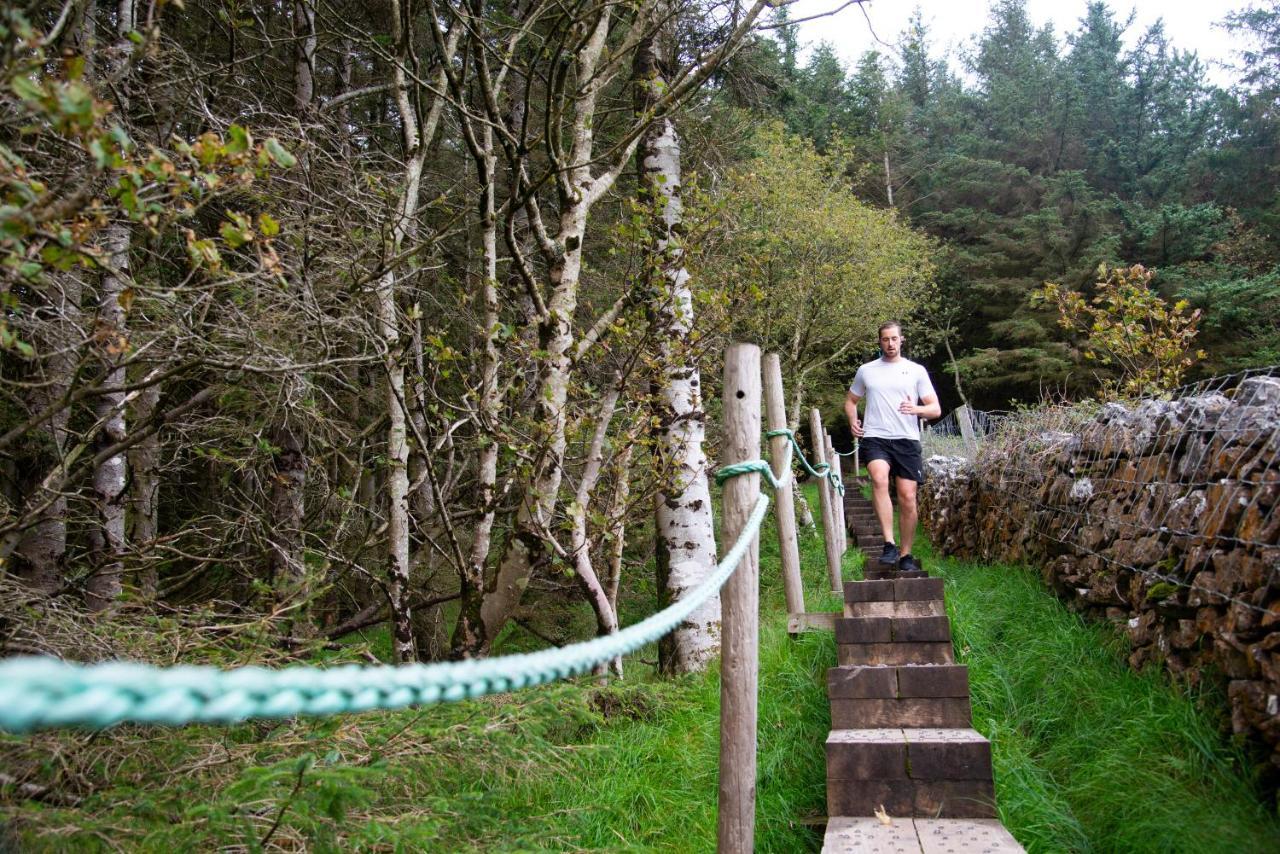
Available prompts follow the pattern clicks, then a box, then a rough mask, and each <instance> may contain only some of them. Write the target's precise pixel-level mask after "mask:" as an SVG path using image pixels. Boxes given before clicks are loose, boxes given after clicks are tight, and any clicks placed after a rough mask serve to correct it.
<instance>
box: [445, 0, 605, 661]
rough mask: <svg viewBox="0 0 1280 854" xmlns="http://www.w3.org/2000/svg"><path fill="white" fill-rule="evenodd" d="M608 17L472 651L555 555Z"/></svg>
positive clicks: (577, 112)
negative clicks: (520, 483) (520, 480)
mask: <svg viewBox="0 0 1280 854" xmlns="http://www.w3.org/2000/svg"><path fill="white" fill-rule="evenodd" d="M611 15H612V10H611V9H610V8H609V7H605V8H603V9H600V10H598V11H596V13H595V17H594V20H593V21H591V22H590V24H589V26H590V30H589V31H588V34H587V37H586V39H585V40H584V41H583V42H582V46H581V47H580V48H579V50H578V52H577V55H576V56H575V59H574V65H575V68H576V74H575V77H576V79H577V80H579V81H581V83H580V86H579V88H578V90H577V92H576V93H575V103H574V105H573V109H574V119H573V133H572V137H573V144H572V148H571V152H570V154H569V165H568V166H567V167H566V170H565V173H564V176H563V179H562V180H561V181H559V182H557V187H558V190H559V197H560V223H559V230H558V232H557V234H556V239H555V244H556V247H557V249H558V252H557V254H556V257H555V258H554V260H553V261H552V263H551V265H550V269H549V271H548V278H549V281H550V285H551V290H550V298H549V299H548V300H547V303H546V311H545V313H543V314H542V315H541V318H540V321H539V327H538V344H539V348H540V349H541V350H542V351H543V352H545V354H546V355H545V357H543V359H542V361H541V363H540V365H539V372H538V378H537V383H536V386H535V389H536V394H535V411H534V419H535V423H536V424H537V425H538V428H539V430H540V435H539V436H538V437H537V438H538V440H539V442H538V444H539V451H540V455H539V457H538V463H537V464H536V466H535V469H534V472H533V476H532V477H531V478H530V479H529V481H528V482H527V483H526V485H525V487H524V490H523V494H522V496H521V500H520V505H519V509H518V510H517V511H516V518H515V524H514V530H513V531H512V533H511V536H510V537H509V538H508V539H507V542H506V545H505V548H504V550H503V554H502V557H501V559H500V560H499V563H498V571H497V573H496V574H495V576H494V578H493V580H492V583H491V584H489V585H488V589H487V591H486V595H485V598H484V604H483V606H482V608H481V620H482V621H483V636H482V637H481V638H480V639H479V642H478V644H476V646H475V647H473V649H471V650H469V652H470V653H472V654H482V653H485V652H487V651H488V648H489V645H490V644H491V643H492V642H493V638H494V637H495V636H496V635H497V632H498V630H499V629H501V628H502V626H503V624H505V623H506V621H507V619H508V618H509V617H510V615H511V612H512V611H513V610H514V609H515V607H516V606H517V605H518V604H519V602H520V597H521V596H522V595H523V593H524V589H525V588H526V587H527V586H528V584H529V579H530V577H531V576H532V575H533V573H534V571H535V570H536V569H537V568H539V567H541V566H543V565H544V564H545V563H546V562H547V560H548V558H549V556H550V552H549V551H548V547H547V543H546V540H545V538H546V536H547V533H546V529H547V526H548V525H549V524H550V522H551V516H552V512H553V511H554V509H555V507H556V504H557V503H558V498H559V492H560V481H561V478H562V476H563V466H564V452H565V447H566V439H565V425H566V418H565V403H566V401H567V400H568V396H569V381H570V376H571V371H572V362H573V346H574V336H573V316H574V312H575V311H576V310H577V305H578V284H579V278H580V276H581V272H582V241H583V237H584V235H585V232H586V225H587V214H588V212H589V211H590V207H591V204H592V203H593V202H594V201H595V199H596V198H598V196H599V194H600V193H601V192H602V190H603V186H604V184H603V182H599V181H593V179H592V176H591V162H592V160H593V147H594V141H595V132H594V130H593V127H594V120H595V113H596V103H597V101H598V99H599V96H600V91H601V89H602V88H603V86H604V83H605V81H604V80H603V79H601V78H600V76H599V75H597V74H596V69H597V65H598V63H599V61H600V56H601V53H602V52H603V50H604V46H605V41H606V38H607V36H608V34H609V23H610V20H611ZM602 177H604V176H602ZM614 178H616V175H614V176H609V177H608V183H609V184H612V181H613V180H614Z"/></svg>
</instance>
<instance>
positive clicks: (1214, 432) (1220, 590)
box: [933, 366, 1280, 625]
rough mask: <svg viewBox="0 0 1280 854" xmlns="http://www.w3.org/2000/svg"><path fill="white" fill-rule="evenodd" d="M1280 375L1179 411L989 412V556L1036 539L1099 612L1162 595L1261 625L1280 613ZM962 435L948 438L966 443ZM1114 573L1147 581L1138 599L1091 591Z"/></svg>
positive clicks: (1069, 408) (1180, 394)
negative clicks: (1001, 544) (1002, 544)
mask: <svg viewBox="0 0 1280 854" xmlns="http://www.w3.org/2000/svg"><path fill="white" fill-rule="evenodd" d="M1278 374H1280V366H1277V367H1269V368H1259V369H1253V370H1249V371H1245V372H1240V373H1236V374H1230V375H1227V376H1221V377H1214V378H1211V379H1207V380H1203V381H1200V382H1197V383H1193V384H1189V385H1187V386H1184V387H1183V388H1181V389H1179V390H1178V391H1177V392H1176V393H1175V394H1174V395H1172V396H1171V398H1170V399H1155V398H1152V399H1146V400H1141V401H1135V402H1129V403H1107V404H1099V403H1082V404H1076V405H1060V406H1051V407H1045V408H1040V409H1036V410H1033V411H1026V412H1016V413H1000V414H997V413H980V417H979V418H978V419H976V423H977V424H979V425H981V426H980V428H979V429H978V430H975V433H976V434H977V435H979V436H981V437H982V439H981V441H980V442H979V445H978V454H977V458H976V460H975V461H974V462H973V465H972V466H970V468H969V477H971V478H974V479H976V480H977V481H978V483H977V484H976V489H977V492H979V493H982V492H986V493H989V494H990V495H991V497H992V500H989V501H985V502H983V503H982V506H983V507H984V508H990V509H991V510H994V511H995V512H997V513H999V514H1001V515H1002V516H1003V517H1004V522H1005V525H1004V526H1002V527H1003V530H992V531H988V532H986V533H985V535H984V537H985V539H986V540H987V542H984V543H982V548H983V550H984V551H987V552H990V551H992V550H993V548H994V547H995V546H996V543H995V540H996V538H997V537H1000V538H1004V539H1006V540H1007V541H1008V544H1012V545H1014V546H1015V549H1016V550H1027V549H1032V550H1034V549H1035V548H1036V547H1035V546H1033V545H1032V544H1031V543H1030V540H1031V539H1033V538H1038V539H1040V540H1042V541H1045V542H1047V543H1051V544H1052V546H1051V547H1048V548H1045V546H1044V544H1043V543H1042V545H1041V546H1040V550H1041V551H1044V552H1045V556H1047V557H1050V558H1052V559H1054V560H1056V561H1057V563H1058V564H1059V566H1058V567H1057V569H1058V570H1059V571H1060V573H1061V574H1062V575H1063V576H1064V577H1065V578H1067V579H1074V580H1075V582H1077V583H1079V584H1080V585H1081V587H1080V588H1079V589H1080V591H1081V595H1082V596H1084V597H1085V598H1086V599H1089V600H1090V601H1094V602H1095V603H1096V604H1114V605H1123V604H1130V603H1134V602H1137V601H1145V600H1147V599H1149V598H1151V597H1153V596H1159V597H1160V598H1161V599H1162V600H1169V604H1170V605H1175V604H1180V605H1184V606H1188V607H1193V608H1194V607H1198V606H1201V605H1206V604H1211V605H1217V606H1220V607H1224V606H1229V607H1231V608H1235V609H1237V610H1241V611H1244V612H1249V613H1253V614H1254V615H1255V618H1259V619H1260V618H1261V617H1262V616H1263V615H1266V614H1269V613H1270V612H1271V611H1274V610H1276V608H1277V604H1276V602H1275V596H1276V595H1277V593H1275V592H1269V591H1275V590H1276V589H1277V588H1276V583H1277V582H1278V581H1280V548H1278V547H1277V533H1278V531H1280V510H1277V504H1280V501H1278V500H1277V498H1278V497H1280V379H1277V375H1278ZM944 420H945V419H944ZM952 426H953V425H951V424H948V425H945V426H944V427H943V428H942V429H941V430H938V431H936V433H938V434H939V435H940V437H941V438H943V439H944V441H953V440H952V438H951V437H952V436H954V434H953V433H952V432H951V429H952ZM957 432H958V431H957ZM941 447H945V446H944V445H939V444H938V443H934V447H933V451H934V452H935V453H937V452H938V450H939V449H940V448H941ZM948 536H950V537H952V538H956V537H958V538H959V539H964V535H963V534H962V533H960V532H956V531H948ZM971 538H973V537H971ZM979 539H981V537H980V538H979ZM1082 559H1083V560H1082ZM1104 566H1105V567H1109V568H1110V569H1112V570H1124V571H1127V572H1129V573H1133V574H1135V575H1136V576H1137V577H1138V578H1139V579H1140V581H1139V582H1138V587H1137V588H1134V589H1126V588H1127V587H1132V586H1133V585H1132V584H1131V583H1130V582H1128V581H1127V580H1125V579H1124V578H1123V576H1122V577H1121V580H1120V581H1119V582H1118V583H1117V584H1116V585H1113V586H1111V587H1110V588H1107V586H1106V585H1104V589H1097V588H1096V587H1094V586H1091V585H1090V584H1089V582H1090V579H1091V577H1092V576H1096V575H1097V574H1098V571H1099V570H1100V569H1102V568H1103V567H1104ZM1094 580H1096V579H1094ZM1160 585H1166V586H1160ZM1249 622H1250V621H1249V620H1248V619H1240V620H1236V624H1239V625H1247V624H1248V623H1249Z"/></svg>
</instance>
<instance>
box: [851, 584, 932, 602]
mask: <svg viewBox="0 0 1280 854" xmlns="http://www.w3.org/2000/svg"><path fill="white" fill-rule="evenodd" d="M943 587H944V585H943V582H942V579H941V578H888V579H881V580H877V581H846V582H845V583H844V601H845V602H847V603H849V604H853V603H855V602H915V601H920V600H927V599H938V600H941V599H942V595H943Z"/></svg>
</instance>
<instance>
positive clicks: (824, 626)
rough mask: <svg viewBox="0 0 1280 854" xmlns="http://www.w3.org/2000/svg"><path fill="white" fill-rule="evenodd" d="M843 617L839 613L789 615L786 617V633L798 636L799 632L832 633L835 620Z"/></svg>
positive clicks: (823, 612)
mask: <svg viewBox="0 0 1280 854" xmlns="http://www.w3.org/2000/svg"><path fill="white" fill-rule="evenodd" d="M843 616H844V615H843V614H841V613H840V612H839V611H813V612H810V613H807V614H789V615H788V616H787V633H788V634H793V635H798V634H800V633H801V632H834V631H835V630H836V620H838V619H839V618H841V617H843Z"/></svg>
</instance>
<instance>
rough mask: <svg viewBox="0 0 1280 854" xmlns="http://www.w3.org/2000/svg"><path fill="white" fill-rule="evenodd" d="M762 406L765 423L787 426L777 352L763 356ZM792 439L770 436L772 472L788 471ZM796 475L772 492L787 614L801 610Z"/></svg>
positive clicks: (780, 474)
mask: <svg viewBox="0 0 1280 854" xmlns="http://www.w3.org/2000/svg"><path fill="white" fill-rule="evenodd" d="M764 408H765V423H766V424H767V425H768V429H770V430H785V429H786V428H787V407H786V398H784V397H783V396H782V360H781V359H780V358H779V357H778V354H777V353H767V354H766V355H765V357H764ZM790 445H791V441H790V440H789V439H787V437H786V436H774V437H773V438H772V439H770V440H769V455H770V456H771V457H772V458H773V476H774V477H776V478H778V479H779V480H781V479H782V478H783V477H786V475H787V474H788V473H787V472H786V471H783V470H782V462H783V460H787V459H790V458H791V455H790V454H788V453H787V449H788V447H789V446H790ZM794 488H795V479H794V478H788V480H787V485H786V486H784V487H782V489H779V490H777V492H776V494H775V495H774V497H773V498H774V505H773V515H774V519H775V520H776V522H777V525H778V551H779V552H780V553H781V555H782V592H783V594H784V595H785V596H786V598H787V613H788V614H803V613H804V585H803V582H801V580H800V541H799V540H798V539H797V537H796V505H795V496H794V495H793V493H792V490H793V489H794Z"/></svg>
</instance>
